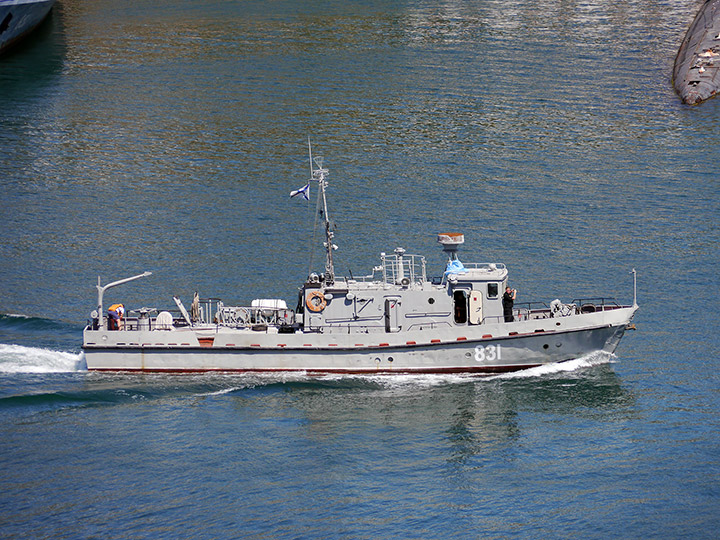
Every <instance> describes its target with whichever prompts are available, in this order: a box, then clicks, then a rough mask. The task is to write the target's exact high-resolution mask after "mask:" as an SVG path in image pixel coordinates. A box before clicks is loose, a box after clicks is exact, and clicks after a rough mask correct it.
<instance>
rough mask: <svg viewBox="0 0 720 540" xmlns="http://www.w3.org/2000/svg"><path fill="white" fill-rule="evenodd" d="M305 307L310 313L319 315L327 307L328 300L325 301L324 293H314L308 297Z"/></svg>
mask: <svg viewBox="0 0 720 540" xmlns="http://www.w3.org/2000/svg"><path fill="white" fill-rule="evenodd" d="M305 305H306V306H307V308H308V309H309V310H310V311H314V312H315V313H319V312H321V311H322V310H323V309H325V306H327V300H325V295H324V294H323V293H322V291H313V292H311V293H310V294H308V295H307V299H306V300H305Z"/></svg>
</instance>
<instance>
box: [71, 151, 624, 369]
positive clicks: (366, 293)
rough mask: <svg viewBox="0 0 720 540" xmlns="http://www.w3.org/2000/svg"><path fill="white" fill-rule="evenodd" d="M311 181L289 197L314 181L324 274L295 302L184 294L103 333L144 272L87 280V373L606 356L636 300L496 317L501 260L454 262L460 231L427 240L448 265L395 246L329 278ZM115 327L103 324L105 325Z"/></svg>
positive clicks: (321, 173) (456, 364)
mask: <svg viewBox="0 0 720 540" xmlns="http://www.w3.org/2000/svg"><path fill="white" fill-rule="evenodd" d="M310 163H311V167H310V169H311V180H310V181H308V184H307V186H305V187H304V188H302V189H301V190H298V191H296V192H293V194H296V195H297V194H302V195H304V196H305V197H306V198H307V196H308V191H309V187H310V184H311V183H312V184H317V186H318V202H319V204H318V208H321V209H322V216H323V217H324V228H325V234H324V247H325V254H326V257H325V259H326V260H325V271H324V272H323V273H321V274H319V275H318V274H316V273H311V274H310V275H309V276H308V278H307V280H306V281H305V283H303V285H302V287H300V288H299V294H298V305H297V308H296V309H289V308H288V307H287V304H286V302H285V301H284V300H278V299H257V300H253V301H252V302H251V303H250V305H249V306H230V305H225V304H224V303H223V302H222V301H220V300H217V299H205V300H203V299H200V298H199V297H198V295H197V293H196V294H195V296H194V298H193V301H192V304H191V305H190V310H189V311H188V310H187V309H186V307H185V306H184V304H183V303H182V301H181V300H180V299H179V298H177V297H175V298H174V302H175V305H176V308H177V309H173V310H165V311H160V312H158V310H156V309H154V308H147V307H143V308H138V309H134V310H130V311H128V314H127V315H128V316H127V317H125V318H124V319H123V320H122V321H121V324H120V327H119V329H117V330H110V329H109V319H108V318H107V317H106V316H105V315H104V312H103V297H104V294H105V292H106V291H107V290H108V289H110V288H113V287H116V286H118V285H122V284H125V283H128V282H131V281H133V280H136V279H139V278H143V277H146V276H149V275H150V274H151V273H150V272H145V273H143V274H139V275H136V276H132V277H128V278H125V279H121V280H118V281H114V282H112V283H108V284H106V285H101V284H100V278H98V285H97V291H98V298H97V309H96V310H95V311H94V312H93V313H92V314H91V320H90V321H89V324H88V326H87V327H86V328H85V330H84V340H83V351H84V355H85V359H86V362H87V367H88V369H89V370H113V371H115V370H121V371H145V372H204V371H223V372H225V371H227V372H303V373H306V374H308V375H320V374H378V373H379V374H394V373H396V374H414V373H418V374H419V373H469V374H492V373H499V372H507V371H516V370H520V369H524V368H531V367H535V366H540V365H542V364H548V363H552V362H564V361H567V360H572V359H577V358H579V357H581V356H583V355H586V354H588V353H591V352H594V351H606V352H608V353H613V352H614V351H615V349H616V347H617V346H618V343H619V341H620V339H621V338H622V336H623V334H624V333H625V331H626V330H627V329H628V328H629V327H631V320H632V318H633V315H634V314H635V312H636V310H637V309H638V305H637V302H636V287H635V283H636V279H635V271H634V270H633V271H632V274H633V284H634V286H633V303H632V305H620V304H618V303H617V302H616V301H615V300H612V299H606V298H592V299H577V300H573V301H572V302H570V303H563V302H560V300H554V301H552V302H550V303H549V304H544V303H531V304H523V305H515V306H513V308H512V313H511V314H508V315H509V317H508V320H509V322H506V318H505V314H504V312H503V291H505V288H506V286H507V283H508V270H507V268H506V267H505V265H504V264H501V263H472V264H470V263H463V262H461V261H460V259H459V257H458V250H459V247H460V246H461V245H462V244H463V243H464V236H463V234H461V233H446V234H439V235H438V242H439V243H440V245H441V246H442V249H443V251H444V252H445V253H446V255H447V258H448V261H447V264H446V266H445V267H444V268H443V269H442V270H443V271H442V273H441V275H439V276H438V277H435V278H430V277H428V275H427V269H426V262H425V258H424V257H422V256H419V255H411V254H408V253H406V251H405V250H404V249H402V248H397V249H395V250H394V252H393V253H392V254H386V253H381V254H380V264H379V265H377V266H375V267H374V268H373V270H372V272H371V273H370V274H369V275H367V276H364V277H351V278H347V277H338V276H336V274H335V270H334V265H333V251H334V249H336V247H337V246H335V244H334V240H335V239H334V232H333V231H332V227H331V225H330V220H329V218H328V212H327V199H326V195H325V192H326V187H327V185H328V183H327V176H328V170H327V169H325V168H323V166H322V158H318V159H316V160H315V161H314V163H315V166H313V165H312V164H313V159H312V153H311V158H310ZM113 326H114V325H113Z"/></svg>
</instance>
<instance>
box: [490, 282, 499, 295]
mask: <svg viewBox="0 0 720 540" xmlns="http://www.w3.org/2000/svg"><path fill="white" fill-rule="evenodd" d="M499 290H500V287H499V284H498V283H488V298H497V297H498V291H499Z"/></svg>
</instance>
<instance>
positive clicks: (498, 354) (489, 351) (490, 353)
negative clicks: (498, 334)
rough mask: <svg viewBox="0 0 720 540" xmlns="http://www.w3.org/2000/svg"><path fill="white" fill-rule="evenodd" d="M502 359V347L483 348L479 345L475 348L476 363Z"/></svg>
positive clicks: (489, 346)
mask: <svg viewBox="0 0 720 540" xmlns="http://www.w3.org/2000/svg"><path fill="white" fill-rule="evenodd" d="M501 358H502V347H501V346H500V345H488V346H487V347H483V346H482V345H478V346H477V347H475V361H476V362H494V361H495V360H500V359H501Z"/></svg>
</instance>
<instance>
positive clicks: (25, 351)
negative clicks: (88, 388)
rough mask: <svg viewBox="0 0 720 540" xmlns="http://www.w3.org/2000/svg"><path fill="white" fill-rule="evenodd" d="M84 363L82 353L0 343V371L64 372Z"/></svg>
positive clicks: (78, 367)
mask: <svg viewBox="0 0 720 540" xmlns="http://www.w3.org/2000/svg"><path fill="white" fill-rule="evenodd" d="M84 364H85V361H84V357H83V355H82V353H79V354H78V353H69V352H63V351H52V350H50V349H39V348H35V347H23V346H22V345H6V344H4V343H0V373H66V372H71V371H79V370H80V369H82V368H83V366H84Z"/></svg>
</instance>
